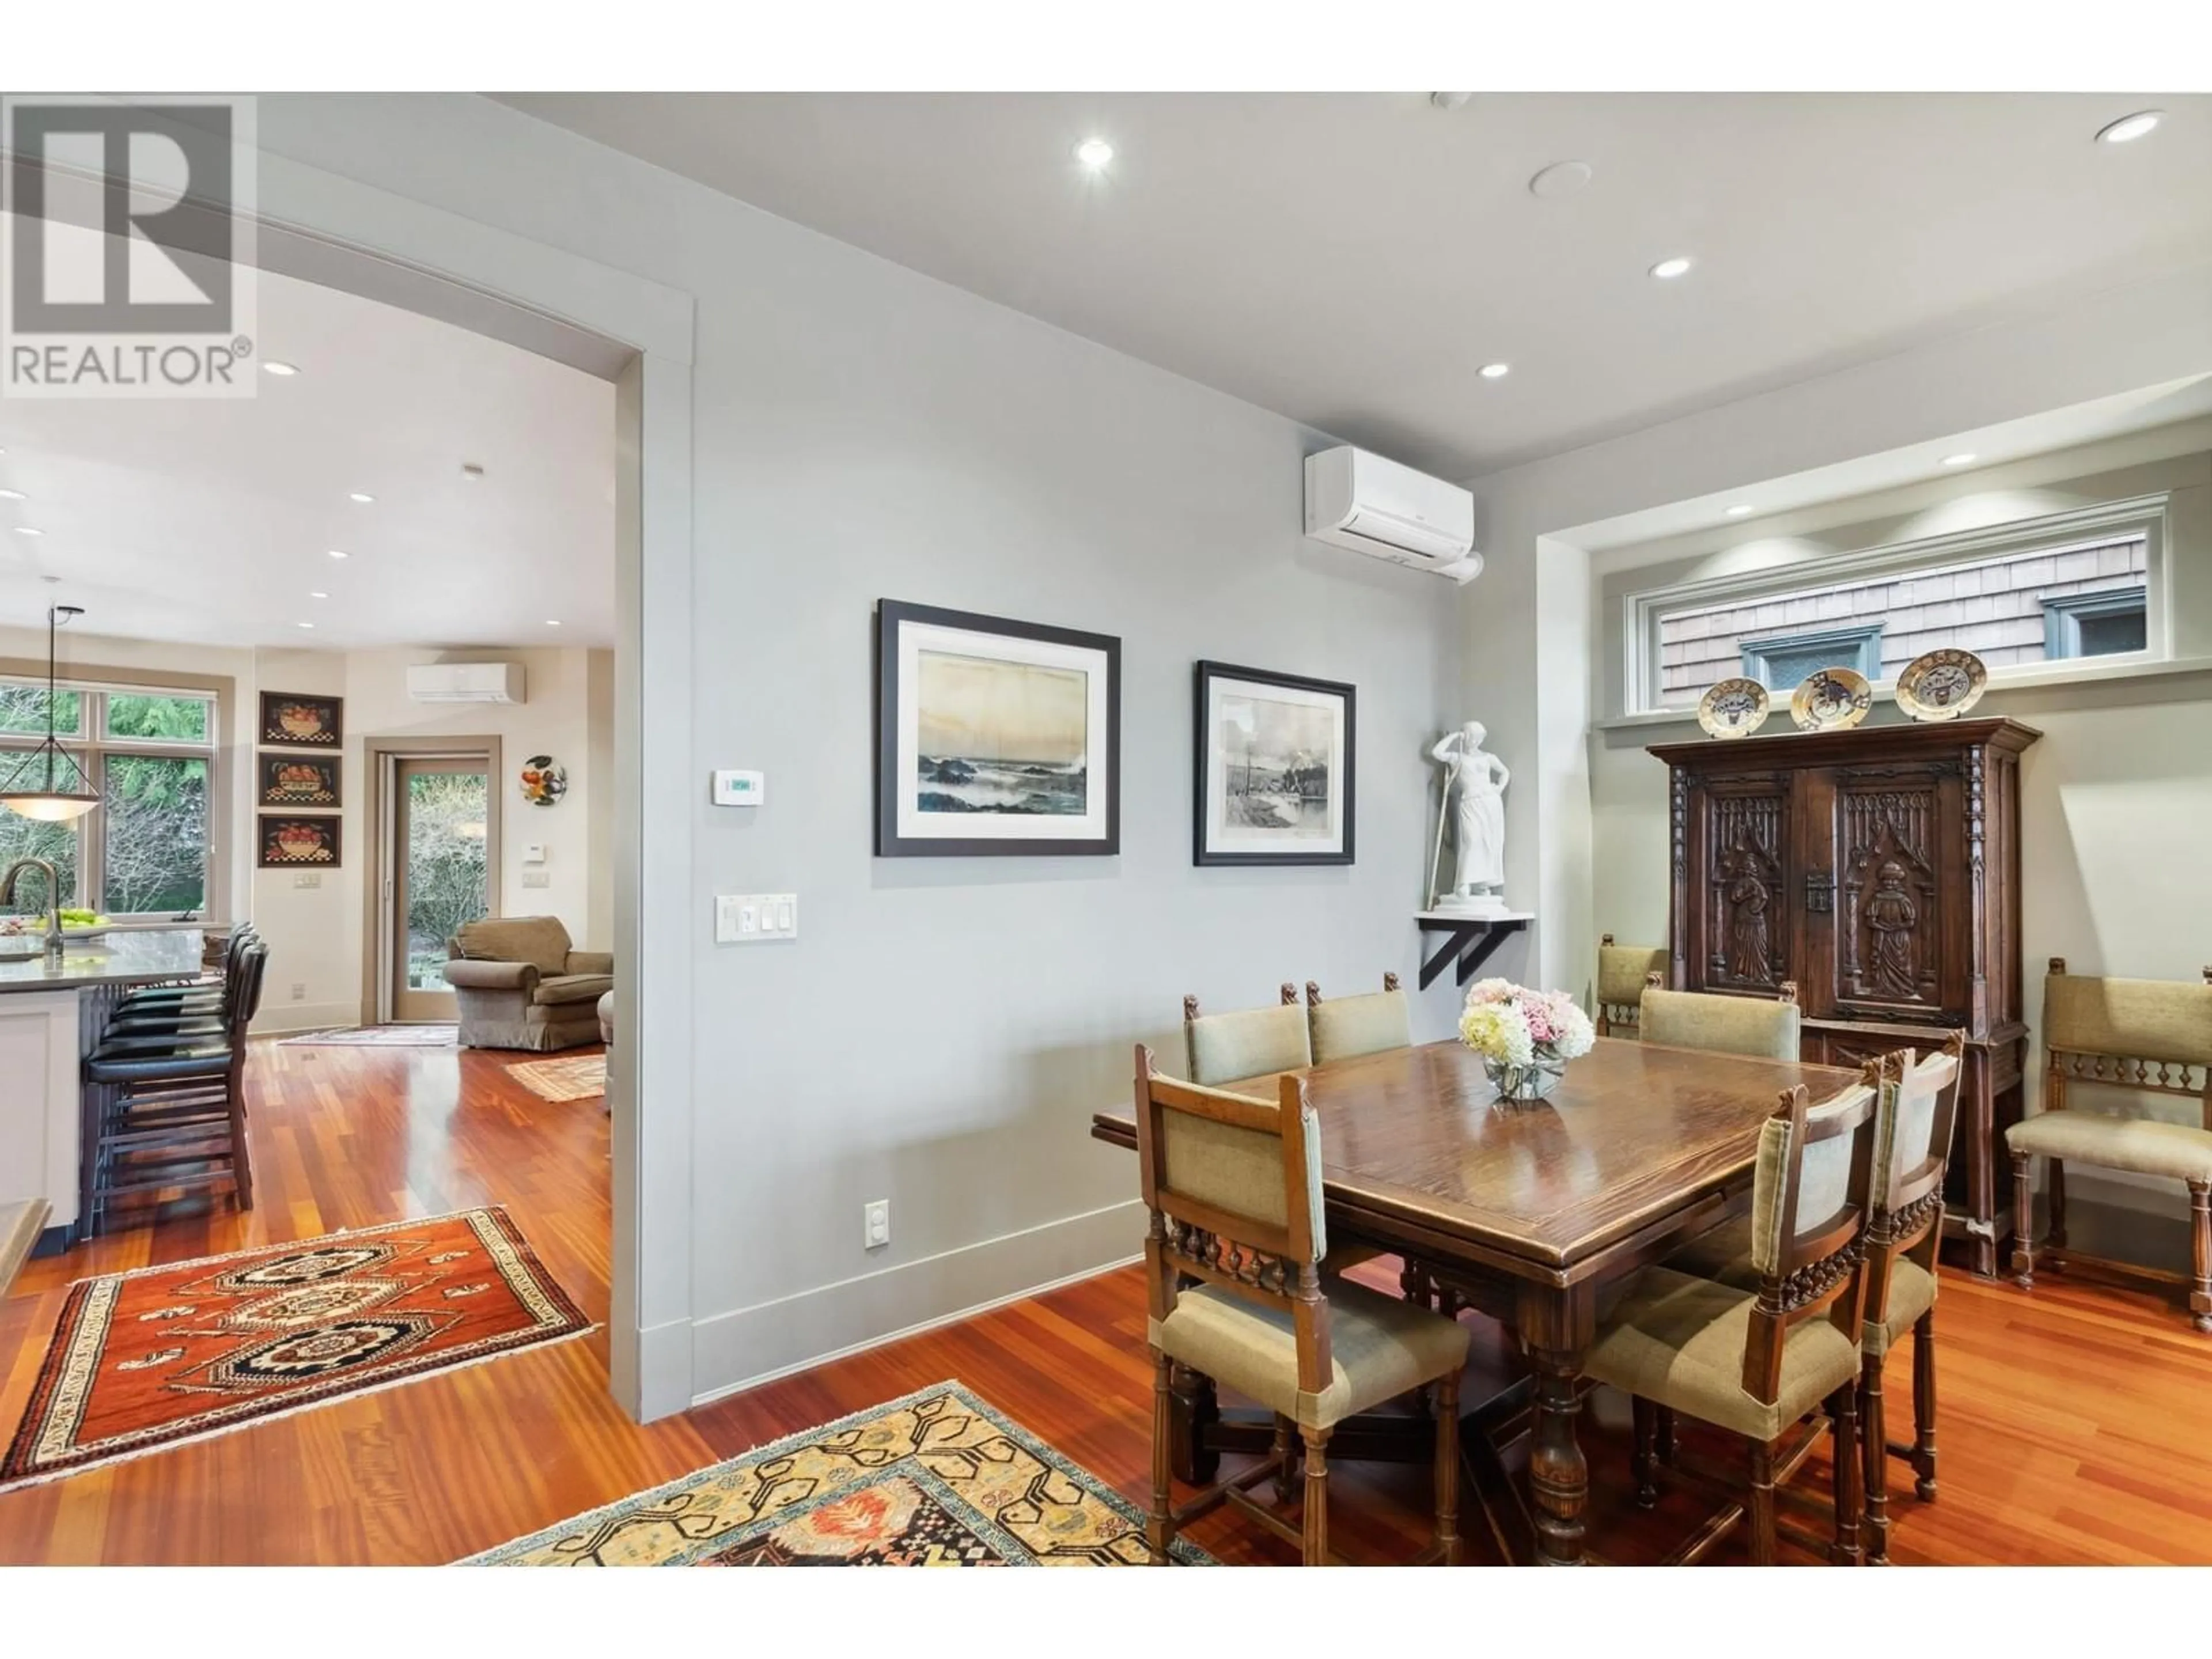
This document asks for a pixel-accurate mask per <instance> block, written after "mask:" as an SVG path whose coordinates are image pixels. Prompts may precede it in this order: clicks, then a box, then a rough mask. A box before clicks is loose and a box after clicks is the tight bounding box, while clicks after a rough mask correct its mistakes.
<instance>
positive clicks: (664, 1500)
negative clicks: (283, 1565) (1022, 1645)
mask: <svg viewBox="0 0 2212 1659" xmlns="http://www.w3.org/2000/svg"><path fill="white" fill-rule="evenodd" d="M1175 1553H1176V1559H1178V1560H1181V1561H1182V1562H1185V1563H1187V1564H1190V1565H1200V1564H1204V1565H1211V1564H1212V1557H1211V1556H1209V1555H1207V1554H1206V1552H1205V1551H1203V1550H1201V1549H1200V1548H1198V1547H1196V1546H1195V1545H1194V1544H1191V1543H1188V1542H1187V1541H1184V1540H1182V1539H1177V1540H1176V1544H1175ZM1145 1562H1146V1549H1145V1520H1144V1515H1143V1513H1142V1511H1140V1510H1139V1509H1138V1508H1137V1506H1136V1505H1135V1504H1132V1503H1130V1502H1128V1501H1127V1499H1126V1498H1123V1497H1121V1494H1120V1493H1119V1492H1115V1491H1114V1490H1113V1488H1112V1487H1110V1486H1108V1485H1107V1484H1106V1483H1105V1482H1104V1481H1103V1480H1100V1479H1099V1478H1098V1477H1097V1475H1095V1474H1091V1472H1090V1471H1089V1470H1088V1469H1085V1468H1082V1467H1080V1466H1079V1465H1078V1464H1075V1463H1072V1462H1069V1461H1068V1460H1067V1459H1066V1458H1065V1457H1062V1456H1061V1455H1060V1454H1059V1453H1058V1452H1056V1451H1054V1450H1053V1449H1052V1448H1051V1447H1049V1446H1048V1445H1046V1444H1045V1443H1043V1442H1042V1441H1040V1440H1038V1439H1037V1438H1036V1437H1035V1436H1034V1435H1031V1434H1030V1433H1029V1432H1028V1431H1026V1430H1024V1429H1023V1428H1021V1427H1020V1426H1019V1425H1017V1424H1014V1423H1012V1422H1010V1421H1009V1420H1007V1419H1006V1418H1003V1417H1001V1416H1000V1415H999V1413H997V1412H995V1411H994V1410H992V1409H991V1407H988V1406H987V1405H985V1404H984V1403H983V1402H982V1401H980V1400H978V1399H977V1398H976V1397H975V1395H972V1394H970V1393H969V1392H968V1390H967V1389H963V1388H962V1387H961V1386H960V1385H959V1384H958V1383H939V1384H937V1386H936V1387H934V1388H929V1389H921V1390H919V1391H918V1392H916V1393H914V1394H910V1395H907V1396H906V1397H905V1398H904V1399H902V1400H894V1401H890V1402H889V1403H887V1404H885V1405H881V1406H877V1407H872V1408H871V1409H869V1410H867V1411H864V1412H855V1413H854V1414H853V1415H852V1416H850V1417H845V1418H840V1419H838V1420H837V1421H836V1422H835V1423H825V1424H823V1425H822V1426H821V1427H819V1428H815V1429H807V1430H804V1431H801V1432H799V1433H798V1434H794V1435H789V1436H787V1437H785V1438H783V1439H781V1440H779V1441H777V1442H775V1444H773V1445H768V1446H756V1447H755V1448H753V1449H752V1450H750V1451H749V1452H746V1453H744V1455H741V1456H738V1457H733V1458H732V1459H731V1460H730V1461H729V1462H726V1463H717V1464H715V1465H714V1467H713V1468H706V1469H702V1470H700V1471H699V1472H698V1473H697V1474H689V1475H686V1476H684V1478H683V1479H682V1480H673V1481H671V1482H670V1483H669V1484H668V1485H666V1486H658V1487H655V1488H654V1489H653V1491H651V1492H639V1493H638V1494H636V1495H635V1497H631V1498H623V1500H622V1501H621V1502H620V1503H617V1504H608V1505H607V1506H606V1507H605V1509H598V1510H592V1511H591V1512H590V1513H589V1514H588V1515H579V1516H574V1517H573V1518H572V1519H570V1520H567V1521H563V1522H561V1523H560V1524H559V1525H558V1526H552V1527H548V1528H545V1530H544V1531H543V1532H539V1533H533V1534H531V1535H530V1536H529V1537H527V1538H520V1539H517V1540H516V1541H514V1542H513V1543H512V1544H502V1545H501V1546H500V1547H498V1548H497V1549H493V1550H487V1551H485V1552H484V1553H483V1554H482V1555H475V1556H471V1557H470V1558H469V1559H468V1560H467V1561H466V1562H464V1563H463V1564H462V1565H472V1566H595V1567H607V1566H656V1567H798V1566H833V1567H1031V1566H1078V1567H1120V1566H1141V1565H1144V1564H1145Z"/></svg>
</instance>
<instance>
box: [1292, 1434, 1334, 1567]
mask: <svg viewBox="0 0 2212 1659" xmlns="http://www.w3.org/2000/svg"><path fill="white" fill-rule="evenodd" d="M1299 1433H1300V1434H1301V1435H1302V1436H1303V1437H1304V1440H1305V1443H1306V1513H1305V1564H1306V1565H1308V1566H1310V1567H1325V1566H1327V1565H1328V1430H1327V1429H1301V1430H1300V1431H1299Z"/></svg>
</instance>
